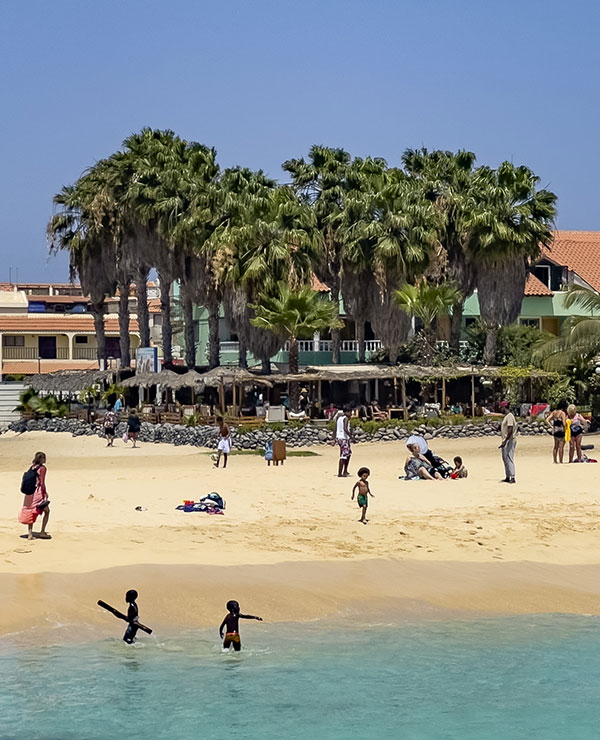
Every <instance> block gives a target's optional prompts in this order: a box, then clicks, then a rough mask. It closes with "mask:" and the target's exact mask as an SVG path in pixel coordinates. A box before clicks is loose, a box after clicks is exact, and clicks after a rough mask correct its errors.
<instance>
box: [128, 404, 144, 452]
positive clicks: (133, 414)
mask: <svg viewBox="0 0 600 740" xmlns="http://www.w3.org/2000/svg"><path fill="white" fill-rule="evenodd" d="M141 427H142V424H141V422H140V417H139V416H138V415H137V411H136V410H135V409H131V410H130V411H129V417H128V419H127V437H128V439H131V440H132V441H133V447H132V449H133V450H135V448H136V447H137V438H138V434H139V433H140V429H141Z"/></svg>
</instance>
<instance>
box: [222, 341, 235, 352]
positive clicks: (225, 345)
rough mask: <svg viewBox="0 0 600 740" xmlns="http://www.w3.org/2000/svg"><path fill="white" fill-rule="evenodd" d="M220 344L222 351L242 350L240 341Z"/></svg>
mask: <svg viewBox="0 0 600 740" xmlns="http://www.w3.org/2000/svg"><path fill="white" fill-rule="evenodd" d="M219 346H220V348H221V352H239V351H240V343H239V342H219Z"/></svg>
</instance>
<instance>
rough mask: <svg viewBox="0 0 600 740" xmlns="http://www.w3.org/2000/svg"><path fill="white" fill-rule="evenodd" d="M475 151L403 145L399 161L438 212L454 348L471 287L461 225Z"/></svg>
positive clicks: (471, 265)
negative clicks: (452, 289)
mask: <svg viewBox="0 0 600 740" xmlns="http://www.w3.org/2000/svg"><path fill="white" fill-rule="evenodd" d="M475 160H476V158H475V155H474V154H473V153H472V152H467V151H465V150H459V151H458V152H456V153H455V152H450V151H442V150H434V151H428V150H427V149H425V148H423V149H407V150H406V151H405V152H404V154H403V156H402V162H403V164H404V168H405V171H406V172H407V173H408V174H409V175H410V177H412V178H414V179H415V180H418V181H419V182H421V183H422V185H423V188H424V193H423V194H424V198H425V199H426V200H428V201H430V202H431V203H433V204H434V205H435V209H436V211H437V213H438V215H439V222H438V239H439V243H440V245H441V247H442V249H443V250H444V252H445V256H446V265H445V268H446V269H445V277H446V279H448V280H450V281H451V282H452V283H454V284H455V285H456V286H457V288H458V292H457V303H456V304H455V305H454V306H453V307H452V319H451V330H450V346H451V347H453V349H454V350H456V351H457V350H458V348H459V341H460V335H461V331H462V317H463V306H464V301H465V299H466V298H468V297H469V296H470V295H471V294H472V293H473V291H474V290H475V277H476V271H475V270H476V262H475V261H474V260H473V259H472V254H471V253H470V251H469V249H468V241H469V239H468V237H469V232H468V231H467V230H466V229H465V228H464V223H465V221H466V220H467V221H468V219H469V217H470V214H471V211H472V208H473V198H472V189H473V178H474V175H475V172H476V169H475Z"/></svg>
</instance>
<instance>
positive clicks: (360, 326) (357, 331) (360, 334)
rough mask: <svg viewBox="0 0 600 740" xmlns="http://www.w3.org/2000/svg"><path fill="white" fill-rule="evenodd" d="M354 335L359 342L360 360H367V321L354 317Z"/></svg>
mask: <svg viewBox="0 0 600 740" xmlns="http://www.w3.org/2000/svg"><path fill="white" fill-rule="evenodd" d="M354 336H355V338H356V341H357V342H358V361H359V362H364V361H365V322H364V321H362V320H361V319H359V320H358V321H357V320H356V319H354Z"/></svg>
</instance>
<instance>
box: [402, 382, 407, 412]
mask: <svg viewBox="0 0 600 740" xmlns="http://www.w3.org/2000/svg"><path fill="white" fill-rule="evenodd" d="M402 415H403V416H404V421H406V420H407V419H408V409H407V408H406V378H405V377H404V375H403V376H402Z"/></svg>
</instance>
